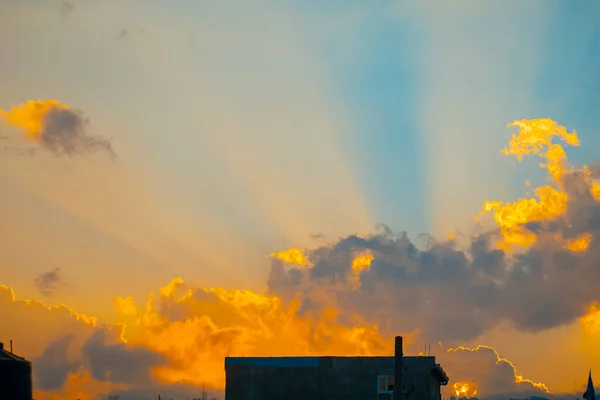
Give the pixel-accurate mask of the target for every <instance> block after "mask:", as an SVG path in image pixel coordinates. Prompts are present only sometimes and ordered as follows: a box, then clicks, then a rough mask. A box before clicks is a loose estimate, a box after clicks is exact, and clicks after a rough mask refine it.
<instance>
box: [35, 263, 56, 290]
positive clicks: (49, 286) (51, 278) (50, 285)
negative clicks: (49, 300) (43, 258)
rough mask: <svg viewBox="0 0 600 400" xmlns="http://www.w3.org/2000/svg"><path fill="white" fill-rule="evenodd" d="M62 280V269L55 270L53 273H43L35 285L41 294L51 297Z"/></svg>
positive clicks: (36, 279) (37, 278)
mask: <svg viewBox="0 0 600 400" xmlns="http://www.w3.org/2000/svg"><path fill="white" fill-rule="evenodd" d="M61 280H62V276H61V274H60V268H55V269H53V270H52V271H48V272H43V273H41V274H39V275H38V276H36V277H35V279H34V283H35V286H36V287H37V289H38V291H39V292H40V293H41V294H43V295H44V296H51V295H52V292H53V291H54V290H55V289H56V288H57V286H58V284H59V283H60V281H61Z"/></svg>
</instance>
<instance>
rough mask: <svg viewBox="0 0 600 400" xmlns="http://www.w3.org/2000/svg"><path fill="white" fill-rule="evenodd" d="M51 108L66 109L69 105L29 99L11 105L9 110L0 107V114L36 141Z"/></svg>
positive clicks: (54, 101) (56, 101)
mask: <svg viewBox="0 0 600 400" xmlns="http://www.w3.org/2000/svg"><path fill="white" fill-rule="evenodd" d="M53 109H64V110H68V109H69V106H67V105H66V104H61V103H60V102H59V101H58V100H29V101H27V102H26V103H21V104H19V105H18V106H13V107H12V108H11V110H10V111H6V110H2V109H0V116H2V117H4V120H5V121H6V122H7V123H8V124H9V125H12V126H15V127H17V128H20V129H22V130H23V132H24V133H25V136H26V137H27V138H28V139H30V140H34V141H36V142H37V141H39V140H40V138H41V134H42V130H43V126H44V118H45V117H46V115H47V114H48V112H49V111H50V110H53Z"/></svg>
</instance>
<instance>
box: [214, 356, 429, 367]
mask: <svg viewBox="0 0 600 400" xmlns="http://www.w3.org/2000/svg"><path fill="white" fill-rule="evenodd" d="M361 358H367V359H375V360H377V359H379V360H386V361H390V362H393V360H394V356H299V357H293V356H292V357H225V366H228V365H247V366H252V367H289V368H294V367H308V368H318V367H319V365H320V362H321V360H324V359H361ZM403 358H404V359H405V360H407V361H413V362H414V361H416V360H417V359H435V357H433V356H430V357H427V356H412V357H411V356H404V357H403ZM432 361H433V360H432ZM411 364H412V363H411Z"/></svg>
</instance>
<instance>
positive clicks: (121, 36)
mask: <svg viewBox="0 0 600 400" xmlns="http://www.w3.org/2000/svg"><path fill="white" fill-rule="evenodd" d="M144 32H145V29H143V28H140V29H136V30H135V31H134V32H133V33H137V34H140V33H144ZM131 34H132V32H131V31H130V30H129V29H127V28H123V29H121V31H120V32H119V34H118V35H117V38H118V39H125V38H127V37H129V36H130V35H131Z"/></svg>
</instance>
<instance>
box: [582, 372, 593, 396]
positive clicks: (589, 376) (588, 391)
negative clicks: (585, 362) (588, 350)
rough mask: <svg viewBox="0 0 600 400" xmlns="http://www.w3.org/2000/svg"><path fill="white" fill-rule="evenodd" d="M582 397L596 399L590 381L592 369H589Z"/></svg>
mask: <svg viewBox="0 0 600 400" xmlns="http://www.w3.org/2000/svg"><path fill="white" fill-rule="evenodd" d="M583 398H584V399H586V400H596V391H595V390H594V382H593V381H592V370H591V369H590V374H589V375H588V384H587V389H586V390H585V393H584V394H583Z"/></svg>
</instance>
